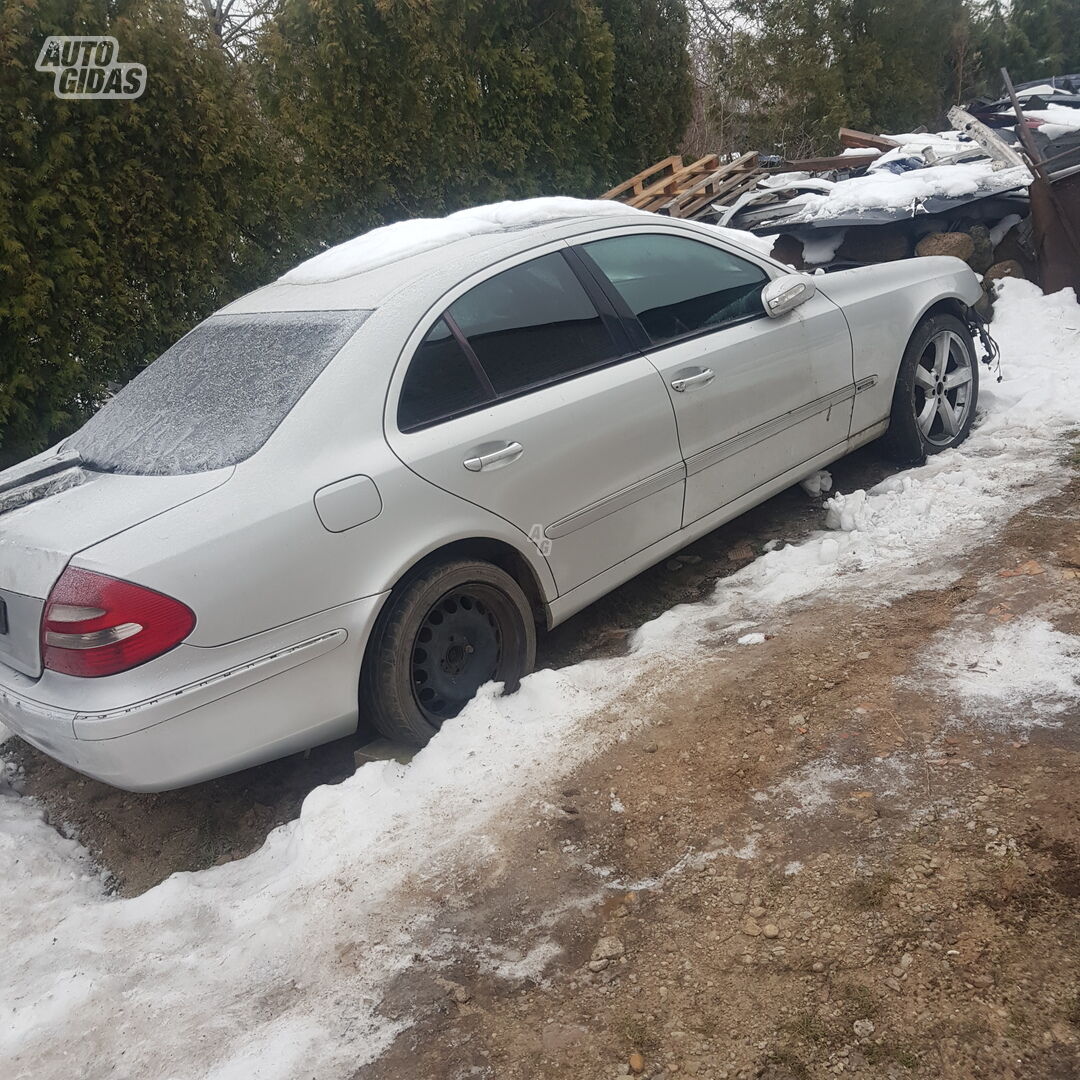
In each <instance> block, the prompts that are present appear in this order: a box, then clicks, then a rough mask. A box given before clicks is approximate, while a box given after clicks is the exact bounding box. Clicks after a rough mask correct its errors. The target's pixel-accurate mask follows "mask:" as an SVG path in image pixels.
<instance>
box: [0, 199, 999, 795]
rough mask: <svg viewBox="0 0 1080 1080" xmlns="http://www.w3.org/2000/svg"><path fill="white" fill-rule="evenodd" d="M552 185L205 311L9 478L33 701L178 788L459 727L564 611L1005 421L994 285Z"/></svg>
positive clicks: (24, 655)
mask: <svg viewBox="0 0 1080 1080" xmlns="http://www.w3.org/2000/svg"><path fill="white" fill-rule="evenodd" d="M737 236H738V234H732V233H731V232H728V231H726V230H718V229H715V228H712V227H709V226H706V225H700V224H695V223H691V222H684V221H675V220H669V219H666V218H661V217H657V216H655V215H652V214H645V213H641V212H635V211H630V210H627V209H626V208H624V207H621V206H618V205H617V204H614V203H589V202H578V201H576V200H568V199H557V200H550V199H548V200H532V201H526V202H523V203H504V204H497V205H496V206H493V207H486V208H480V209H478V210H473V211H463V212H461V213H460V214H455V215H451V216H450V217H448V218H445V219H441V220H439V221H413V222H405V223H402V224H400V225H392V226H388V227H386V228H384V229H379V230H376V231H374V232H372V233H369V234H366V235H365V236H363V237H360V238H358V239H357V240H354V241H350V242H349V243H347V244H344V245H341V246H340V247H338V248H332V249H330V250H328V251H326V252H323V253H322V254H321V255H318V256H316V257H315V258H314V259H312V260H309V261H308V262H307V263H304V264H302V265H301V266H300V267H298V268H297V269H296V270H294V271H292V272H291V273H289V274H286V275H285V276H284V277H283V278H281V279H280V280H279V281H277V282H275V283H274V284H272V285H269V286H267V287H266V288H263V289H260V290H258V291H257V292H254V293H252V294H250V295H248V296H245V297H243V298H242V299H240V300H238V301H236V302H235V303H233V304H230V305H229V306H228V307H226V308H225V309H223V310H222V311H220V312H218V313H217V314H215V315H213V316H211V317H210V318H208V319H207V320H206V321H205V322H202V323H200V324H199V325H198V326H196V327H195V329H193V330H192V331H191V332H190V333H189V334H188V335H187V336H186V337H184V338H183V339H181V340H180V341H179V342H177V343H176V344H175V345H174V346H173V347H172V348H170V349H169V350H168V351H167V352H166V353H164V354H163V355H162V356H161V357H160V358H159V359H158V360H156V361H155V362H154V363H152V364H151V365H150V366H149V367H148V368H147V369H146V370H145V371H144V372H143V373H142V374H140V375H139V376H138V377H137V378H136V379H134V380H133V381H132V382H131V383H130V384H129V385H128V386H127V387H125V388H124V389H123V390H121V391H120V393H118V394H117V395H116V396H115V397H114V398H112V399H111V400H110V401H108V402H107V403H106V404H105V405H104V406H103V407H102V408H101V409H100V411H99V412H97V414H96V415H94V416H93V417H92V418H91V419H90V421H89V422H88V423H87V424H86V425H85V426H84V427H83V428H82V429H80V430H79V431H77V432H76V433H75V434H74V435H72V436H70V437H69V438H68V439H66V440H65V441H64V442H63V443H61V444H60V445H59V446H57V447H53V448H52V449H51V450H49V451H46V452H45V453H43V454H41V455H39V456H37V457H35V458H32V459H31V460H29V461H27V462H24V463H22V464H21V465H18V466H15V467H14V468H12V469H9V470H7V471H6V472H4V473H0V721H2V722H3V724H5V725H6V726H7V727H9V728H11V729H12V730H13V731H15V732H16V733H18V734H19V735H20V736H22V737H23V738H24V739H25V740H26V741H27V742H29V743H32V744H33V745H34V746H37V747H39V748H40V749H41V750H43V751H45V753H47V754H50V755H52V756H53V757H54V758H56V759H58V760H60V761H62V762H64V763H66V764H68V765H70V766H72V767H73V768H75V769H78V770H80V771H82V772H83V773H86V774H87V775H89V776H93V777H96V778H98V779H101V780H104V781H106V782H108V783H110V784H114V785H116V786H118V787H122V788H128V789H131V790H142V791H155V790H164V789H167V788H172V787H178V786H181V785H184V784H190V783H193V782H195V781H198V780H202V779H206V778H209V777H213V776H217V775H220V774H223V773H227V772H231V771H234V770H237V769H241V768H243V767H245V766H249V765H253V764H256V763H259V762H264V761H268V760H270V759H272V758H277V757H280V756H282V755H285V754H289V753H292V752H294V751H298V750H301V749H304V748H307V747H311V746H314V745H316V744H318V743H322V742H325V741H328V740H330V739H335V738H338V737H340V736H343V735H346V734H348V733H349V732H352V731H354V730H355V729H356V727H357V723H358V718H359V717H360V716H363V717H365V718H366V719H367V720H369V721H370V722H371V723H373V724H374V725H375V727H376V728H378V730H379V731H381V732H382V733H383V734H385V735H386V736H387V737H388V738H390V739H394V740H398V741H401V740H406V741H408V742H411V743H414V744H423V743H424V742H425V741H426V740H428V739H429V738H430V737H431V736H432V735H433V734H434V733H435V732H436V731H437V730H438V729H439V726H440V725H441V724H442V723H443V722H444V721H446V720H447V719H448V718H450V717H453V716H455V714H457V713H458V712H459V711H460V710H461V709H462V707H463V706H464V705H465V703H466V702H467V701H469V699H470V698H471V697H472V696H473V695H474V694H475V692H476V690H477V689H478V688H479V687H480V686H481V685H482V684H484V683H487V682H491V681H496V682H500V683H504V684H505V685H506V687H507V689H509V690H512V689H513V688H514V687H515V686H516V685H517V683H518V682H519V681H520V680H521V679H522V677H523V676H525V675H526V674H527V673H528V672H529V670H530V668H531V667H532V664H533V661H534V654H535V643H536V632H537V626H538V625H539V626H540V627H551V626H553V625H555V624H556V623H559V622H561V621H562V620H564V619H566V618H567V617H568V616H570V615H572V614H573V613H574V612H576V611H578V610H580V609H581V608H583V607H584V606H585V605H587V604H589V603H591V602H592V601H593V600H595V599H597V598H598V597H600V596H602V595H603V594H604V593H606V592H608V591H609V590H611V589H613V588H614V587H615V586H617V585H619V584H620V583H621V582H624V581H626V580H627V579H628V578H630V577H632V576H634V575H635V574H637V573H639V572H640V571H641V570H642V569H644V568H645V567H647V566H649V565H650V564H651V563H655V562H656V561H657V560H659V559H663V558H664V557H666V556H667V555H669V554H670V553H672V552H674V551H676V550H678V549H679V548H681V547H683V546H684V545H685V544H687V543H688V542H689V541H691V540H693V539H694V538H695V537H698V536H700V535H701V534H703V533H705V532H708V531H709V530H711V529H715V528H716V527H717V526H718V525H720V524H722V523H723V522H725V521H727V520H729V519H730V518H733V517H735V516H736V515H737V514H740V513H742V512H743V511H744V510H746V509H747V508H748V507H751V506H753V505H755V504H756V503H759V502H761V501H762V500H764V499H767V498H769V497H770V496H771V495H773V494H775V493H776V492H778V491H780V490H781V489H783V488H785V487H787V486H789V485H791V484H793V483H795V482H797V481H799V480H800V479H803V478H804V477H806V476H808V475H810V474H812V473H813V472H815V471H816V470H818V469H820V468H822V467H823V466H825V465H827V464H829V463H830V462H831V461H834V460H835V459H837V458H839V457H841V456H842V455H844V454H847V453H848V452H849V451H851V450H853V449H854V448H855V447H858V446H861V445H862V444H864V443H867V442H870V441H871V440H872V439H877V438H879V437H880V436H885V440H886V445H887V446H888V448H889V449H890V450H891V452H892V453H893V454H895V455H897V456H899V457H900V458H901V459H903V460H905V461H912V462H913V461H918V460H921V459H922V458H923V457H925V455H927V454H932V453H936V452H938V451H940V450H944V449H947V448H949V447H952V446H955V445H956V444H957V443H959V442H960V441H961V440H962V439H963V438H964V437H965V436H966V434H967V432H968V429H969V428H970V426H971V423H972V420H973V419H974V416H975V409H976V401H977V394H978V365H977V363H976V356H975V350H974V347H973V339H972V326H973V324H974V322H973V321H974V316H973V315H972V314H971V312H970V305H973V304H974V303H975V302H976V301H977V300H978V299H979V297H980V295H981V293H980V286H979V282H978V280H977V278H976V276H975V275H974V274H973V273H972V271H971V270H970V269H969V268H968V267H967V266H966V265H964V264H963V263H962V262H959V261H958V260H955V259H951V258H924V259H917V260H911V261H905V262H897V263H890V264H887V265H882V266H874V267H866V268H862V269H854V270H845V271H842V272H839V273H833V274H829V275H824V276H822V275H819V276H814V277H811V276H805V275H801V274H793V273H791V272H790V268H788V267H786V266H784V265H782V264H780V263H777V262H774V261H773V260H772V259H770V258H769V257H768V256H767V255H765V254H762V253H761V251H760V249H759V246H751V245H752V244H753V238H752V237H749V238H748V243H740V242H739V241H738V239H737Z"/></svg>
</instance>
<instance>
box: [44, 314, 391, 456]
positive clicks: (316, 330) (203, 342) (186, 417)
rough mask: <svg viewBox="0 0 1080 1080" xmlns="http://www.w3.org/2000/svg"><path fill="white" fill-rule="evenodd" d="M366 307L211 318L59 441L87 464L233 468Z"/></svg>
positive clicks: (262, 437) (306, 383)
mask: <svg viewBox="0 0 1080 1080" xmlns="http://www.w3.org/2000/svg"><path fill="white" fill-rule="evenodd" d="M370 314H371V312H370V311H285V312H273V313H268V314H257V315H215V316H212V317H211V318H209V319H207V320H206V322H204V323H200V324H199V325H198V326H196V327H195V329H194V330H192V331H191V333H189V334H188V335H187V336H186V337H183V338H181V339H180V340H179V341H178V342H177V343H176V344H175V345H173V346H172V348H171V349H169V350H167V351H166V352H164V353H162V354H161V356H159V357H158V358H157V360H155V361H154V362H153V363H152V364H150V366H149V367H147V368H146V370H145V371H142V372H140V373H139V375H138V376H137V377H136V378H134V379H132V381H131V382H130V383H128V385H127V386H125V387H124V388H123V390H121V391H120V392H119V393H118V394H117V395H116V396H115V397H114V398H112V399H111V400H110V401H108V402H107V403H106V404H105V405H103V406H102V408H101V409H100V410H99V411H98V412H97V413H95V414H94V416H92V417H91V418H90V420H89V421H87V423H86V424H84V425H83V427H81V428H80V429H79V430H78V431H77V432H76V433H75V434H74V435H72V436H71V438H70V439H68V441H67V442H66V443H65V444H64V449H65V450H75V451H77V452H78V453H79V454H80V455H81V456H82V458H83V461H84V463H85V464H86V465H87V466H89V467H90V468H92V469H100V470H103V471H106V472H122V473H140V474H144V475H154V476H171V475H175V474H178V473H195V472H205V471H207V470H209V469H220V468H224V467H225V466H227V465H235V464H236V463H237V462H239V461H243V460H244V459H245V458H248V457H251V455H252V454H254V453H255V451H256V450H258V449H259V447H260V446H262V445H263V443H265V442H266V440H267V439H268V438H270V436H271V435H272V434H273V433H274V430H275V429H276V428H277V426H278V424H280V423H281V421H282V420H284V419H285V417H286V416H287V415H288V413H289V410H290V409H291V408H292V407H293V406H294V405H295V404H296V403H297V401H299V400H300V398H301V396H302V395H303V393H304V391H305V390H307V389H308V387H309V386H311V384H312V383H313V382H314V381H315V380H316V379H317V378H318V376H319V374H320V373H321V372H322V370H323V368H325V367H326V365H327V364H328V363H329V362H330V361H331V359H333V357H334V355H335V354H336V353H337V352H338V350H339V349H340V348H341V347H342V346H343V345H344V344H345V342H346V341H348V340H349V338H350V337H352V335H353V334H354V333H355V331H356V330H357V328H358V327H359V326H360V325H361V323H363V321H364V320H365V319H366V318H367V317H368V316H369V315H370Z"/></svg>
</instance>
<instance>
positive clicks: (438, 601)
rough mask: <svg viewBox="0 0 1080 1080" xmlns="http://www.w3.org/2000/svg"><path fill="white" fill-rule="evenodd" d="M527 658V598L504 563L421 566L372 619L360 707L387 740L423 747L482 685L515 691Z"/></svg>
mask: <svg viewBox="0 0 1080 1080" xmlns="http://www.w3.org/2000/svg"><path fill="white" fill-rule="evenodd" d="M535 659H536V628H535V625H534V623H533V617H532V611H531V609H530V607H529V601H528V599H527V597H526V596H525V594H524V592H523V591H522V589H521V586H520V585H518V583H517V582H516V581H515V580H514V579H513V578H512V577H511V576H510V575H509V574H508V573H506V571H505V570H502V569H500V568H499V567H497V566H494V565H492V564H491V563H486V562H478V561H472V560H456V561H454V562H448V563H443V564H441V565H436V566H432V567H428V568H427V569H424V570H422V571H421V572H420V573H418V574H416V575H414V576H413V577H411V578H409V579H407V580H406V581H405V582H403V583H402V584H401V585H400V586H399V587H398V589H397V590H395V593H394V594H393V595H391V597H390V599H389V600H388V601H387V605H386V607H385V608H384V610H383V612H382V613H381V615H380V616H379V619H378V622H377V623H376V625H375V629H374V631H373V632H372V638H371V642H370V644H369V646H368V652H367V659H366V661H365V666H364V672H363V674H362V677H361V680H360V706H361V711H362V713H363V715H365V716H366V717H368V718H370V720H371V721H372V723H374V725H375V727H376V728H377V729H378V730H379V732H380V733H381V734H382V735H384V736H386V738H388V739H391V740H393V741H395V742H407V743H410V744H411V745H413V746H423V745H424V744H425V743H427V741H428V740H429V739H430V738H431V737H432V736H433V735H434V734H435V733H436V732H437V731H438V730H439V728H440V727H441V726H442V724H443V722H444V721H446V720H449V719H450V718H451V717H454V716H457V714H458V713H459V712H461V710H462V709H463V708H464V707H465V705H466V704H467V703H468V702H469V701H470V700H471V699H472V698H473V697H474V696H475V694H476V691H477V690H478V689H479V688H480V687H481V686H483V684H484V683H487V682H501V683H505V685H506V690H507V691H508V692H510V691H513V690H516V689H517V687H518V683H519V682H520V681H521V679H522V677H523V676H525V675H527V674H528V673H529V672H530V671H531V670H532V666H533V663H534V662H535Z"/></svg>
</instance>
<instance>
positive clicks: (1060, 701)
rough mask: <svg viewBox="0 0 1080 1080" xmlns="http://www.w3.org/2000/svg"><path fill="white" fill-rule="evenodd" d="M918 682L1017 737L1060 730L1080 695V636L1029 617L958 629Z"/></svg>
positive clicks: (931, 652) (935, 651)
mask: <svg viewBox="0 0 1080 1080" xmlns="http://www.w3.org/2000/svg"><path fill="white" fill-rule="evenodd" d="M927 652H928V660H927V662H926V664H925V666H924V667H923V668H922V669H921V670H920V671H919V672H918V673H917V675H916V676H915V678H916V679H917V680H918V681H919V683H920V684H921V685H923V686H930V687H932V688H933V689H935V690H937V691H938V692H939V693H943V694H947V695H948V697H949V699H950V700H954V701H957V702H959V704H960V705H961V707H962V708H963V709H964V711H965V712H966V713H967V714H968V715H970V716H973V717H975V718H976V719H979V720H981V721H983V722H984V723H989V724H993V725H995V726H998V727H1002V728H1007V729H1008V730H1010V731H1015V730H1028V729H1031V728H1035V727H1056V726H1057V725H1058V724H1059V723H1060V722H1061V720H1060V717H1061V713H1062V712H1064V711H1065V710H1066V709H1069V708H1073V709H1075V707H1076V702H1077V698H1078V697H1080V638H1077V637H1074V636H1073V635H1071V634H1063V633H1061V632H1060V631H1057V630H1055V629H1054V628H1053V627H1052V626H1051V625H1050V624H1049V623H1048V622H1045V621H1044V620H1042V619H1039V618H1035V617H1033V616H1028V617H1025V618H1023V619H1017V620H1015V621H1012V622H1008V623H1005V624H1003V625H998V626H993V627H992V628H988V627H987V624H986V620H985V618H981V619H978V620H972V625H971V626H970V627H968V628H961V629H959V630H957V629H955V628H953V629H950V630H949V632H948V634H947V635H943V636H942V637H941V638H940V639H939V641H938V642H936V643H932V644H931V646H930V648H929V649H928V650H927Z"/></svg>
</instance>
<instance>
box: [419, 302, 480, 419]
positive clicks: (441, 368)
mask: <svg viewBox="0 0 1080 1080" xmlns="http://www.w3.org/2000/svg"><path fill="white" fill-rule="evenodd" d="M494 396H495V395H494V392H493V391H492V390H491V385H490V383H486V381H485V379H484V376H483V373H482V372H481V371H480V370H479V365H478V364H477V363H476V361H475V358H473V357H470V356H469V355H468V354H467V353H466V352H465V350H464V349H463V348H462V347H461V345H460V344H459V343H458V341H457V339H456V338H455V337H454V335H453V334H452V333H451V332H450V327H449V326H448V325H447V322H446V320H445V319H439V321H438V322H437V323H435V325H434V326H433V327H432V328H431V329H430V330H429V331H428V332H427V334H426V335H425V336H424V340H423V341H421V342H420V345H419V347H418V348H417V350H416V352H415V353H414V354H413V358H412V363H410V364H409V370H408V371H407V372H406V373H405V381H404V382H403V383H402V386H401V397H400V398H399V399H398V428H399V429H400V430H401V431H413V430H415V429H416V428H420V427H426V426H427V425H428V424H433V423H435V422H437V421H439V420H446V419H449V418H450V417H451V416H457V415H458V414H459V413H463V412H467V411H469V410H470V409H474V408H476V407H477V406H478V405H482V404H483V403H484V402H485V401H490V400H491V399H492V398H493V397H494Z"/></svg>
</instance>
